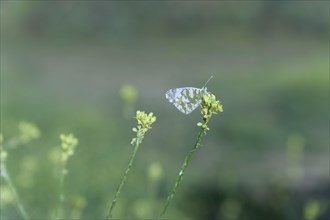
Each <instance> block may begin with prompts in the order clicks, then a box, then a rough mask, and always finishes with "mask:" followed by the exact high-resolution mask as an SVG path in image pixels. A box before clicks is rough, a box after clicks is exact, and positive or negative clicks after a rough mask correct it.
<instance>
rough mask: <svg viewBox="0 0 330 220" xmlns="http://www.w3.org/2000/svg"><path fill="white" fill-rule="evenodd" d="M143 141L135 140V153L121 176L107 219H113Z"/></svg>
mask: <svg viewBox="0 0 330 220" xmlns="http://www.w3.org/2000/svg"><path fill="white" fill-rule="evenodd" d="M141 142H142V139H140V138H138V139H137V140H136V142H135V146H134V151H133V153H132V155H131V157H130V159H129V162H128V166H127V168H126V171H125V173H124V175H123V177H122V178H121V181H120V183H119V185H118V188H117V191H116V194H115V198H114V199H113V200H112V203H111V205H110V208H109V212H108V215H107V219H111V218H112V212H113V210H114V208H115V206H116V203H117V198H118V196H119V194H120V192H121V189H122V188H123V186H124V183H125V181H126V179H127V175H128V173H129V171H130V170H131V167H132V164H133V161H134V158H135V155H136V152H137V151H138V149H139V146H140V144H141Z"/></svg>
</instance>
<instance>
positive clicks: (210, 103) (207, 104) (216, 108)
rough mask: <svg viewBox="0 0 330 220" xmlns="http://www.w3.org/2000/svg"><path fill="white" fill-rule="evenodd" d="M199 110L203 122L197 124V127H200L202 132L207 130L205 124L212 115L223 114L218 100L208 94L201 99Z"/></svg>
mask: <svg viewBox="0 0 330 220" xmlns="http://www.w3.org/2000/svg"><path fill="white" fill-rule="evenodd" d="M201 108H202V110H201V113H202V115H203V122H198V123H197V125H198V126H200V127H202V129H204V130H209V128H208V127H207V123H208V122H209V121H210V119H211V117H212V115H213V114H217V113H218V112H223V109H222V104H221V102H220V101H219V100H217V98H216V96H215V95H213V94H212V93H208V94H206V95H203V97H202V103H201Z"/></svg>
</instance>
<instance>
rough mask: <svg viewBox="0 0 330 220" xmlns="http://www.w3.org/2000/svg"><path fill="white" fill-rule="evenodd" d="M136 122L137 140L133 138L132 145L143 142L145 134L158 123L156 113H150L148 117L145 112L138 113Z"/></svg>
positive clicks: (134, 129)
mask: <svg viewBox="0 0 330 220" xmlns="http://www.w3.org/2000/svg"><path fill="white" fill-rule="evenodd" d="M135 118H136V120H137V122H138V126H137V128H133V131H134V132H136V133H137V134H136V138H133V139H132V141H131V144H135V143H136V142H141V141H142V139H143V137H144V134H145V133H146V132H147V131H148V130H149V129H151V125H152V124H153V123H154V122H155V121H156V117H155V116H154V113H152V112H150V113H149V114H148V115H147V114H146V113H145V112H144V111H136V117H135Z"/></svg>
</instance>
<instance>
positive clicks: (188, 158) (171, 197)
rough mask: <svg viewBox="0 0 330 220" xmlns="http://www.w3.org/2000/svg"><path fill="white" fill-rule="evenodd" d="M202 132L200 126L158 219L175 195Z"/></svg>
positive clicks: (198, 143)
mask: <svg viewBox="0 0 330 220" xmlns="http://www.w3.org/2000/svg"><path fill="white" fill-rule="evenodd" d="M204 132H205V130H204V129H203V128H201V131H200V132H199V134H198V136H197V139H196V142H195V144H194V146H193V148H192V149H191V150H190V151H189V153H188V154H187V156H186V158H185V159H184V162H183V165H182V168H181V170H180V173H179V176H178V178H177V179H176V182H175V184H174V187H173V188H172V190H171V192H170V194H169V195H168V197H167V200H166V203H165V205H164V208H163V210H162V212H161V213H160V215H159V217H158V218H159V219H160V218H161V217H162V216H163V215H165V213H166V210H167V207H168V206H169V204H170V203H171V201H172V199H173V197H174V195H175V192H176V190H177V189H178V187H179V185H180V183H181V180H182V178H183V175H184V173H185V171H186V168H187V167H188V165H189V162H190V160H191V158H192V156H193V154H194V153H195V151H196V150H197V149H198V148H199V146H200V143H201V141H202V137H203V134H204Z"/></svg>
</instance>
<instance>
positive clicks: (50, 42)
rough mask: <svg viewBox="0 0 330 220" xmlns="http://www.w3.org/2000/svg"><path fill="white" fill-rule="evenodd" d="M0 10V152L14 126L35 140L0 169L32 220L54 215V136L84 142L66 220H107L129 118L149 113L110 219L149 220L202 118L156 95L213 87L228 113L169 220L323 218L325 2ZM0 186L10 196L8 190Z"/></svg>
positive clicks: (215, 124)
mask: <svg viewBox="0 0 330 220" xmlns="http://www.w3.org/2000/svg"><path fill="white" fill-rule="evenodd" d="M0 4H1V17H0V18H1V35H0V36H1V51H0V52H1V132H2V133H3V136H4V146H5V145H6V140H9V139H10V138H11V137H15V135H17V133H18V130H17V125H18V123H19V122H20V121H29V122H33V123H35V124H36V125H37V126H38V127H39V128H40V130H41V132H42V136H41V137H40V139H38V140H35V141H33V142H31V143H29V144H27V145H24V146H21V147H18V148H16V149H11V150H8V153H9V157H8V161H7V163H8V169H9V171H10V174H11V175H12V178H13V182H14V184H15V186H16V187H17V190H18V192H19V194H20V196H21V199H22V202H23V204H24V205H25V206H26V209H27V211H28V213H29V214H30V215H31V216H32V217H33V218H39V219H45V218H48V217H49V216H50V214H51V213H52V212H53V210H54V207H55V204H56V199H57V192H58V175H57V172H56V164H54V162H53V159H52V158H53V157H52V155H53V153H54V149H56V148H58V146H59V144H60V141H59V138H58V137H59V134H61V133H73V134H74V135H75V136H76V137H77V138H78V139H79V146H78V147H77V149H76V152H75V155H74V156H73V157H72V158H70V161H69V163H68V170H69V174H68V176H67V178H66V182H65V195H66V200H65V207H66V208H65V215H66V216H67V218H84V219H95V218H103V217H104V216H105V214H106V211H107V208H108V205H109V203H110V201H111V199H112V198H113V196H114V193H115V190H116V187H117V184H118V183H119V180H120V178H121V176H122V174H123V172H124V170H125V168H126V165H127V162H128V159H129V155H130V154H131V152H132V150H133V148H132V147H131V145H130V140H131V138H133V137H134V133H133V132H132V130H131V129H132V127H135V126H136V121H135V119H134V118H133V117H134V112H135V111H136V110H144V111H147V112H150V111H152V112H154V114H155V115H156V116H157V122H156V123H155V124H154V126H153V129H152V130H151V131H150V132H149V133H147V135H146V137H145V139H144V142H143V144H142V145H141V148H140V150H139V152H138V154H137V157H136V160H135V162H134V166H133V169H132V171H131V173H130V175H129V177H128V180H127V183H126V185H125V186H124V189H123V191H122V194H121V196H120V197H119V200H118V204H117V207H116V210H115V212H114V217H118V218H142V219H146V218H153V217H154V216H156V215H157V214H158V213H159V211H160V210H161V207H162V206H163V204H164V201H165V199H166V196H167V193H168V192H169V190H170V189H171V187H172V185H173V184H174V181H175V178H176V176H177V175H178V173H179V170H180V167H181V164H182V162H183V159H184V157H185V155H186V154H187V152H188V151H189V150H190V148H191V147H192V144H193V143H194V141H195V138H196V136H197V133H198V131H199V128H198V127H197V126H196V123H197V122H199V121H200V120H201V115H200V113H199V111H198V110H197V111H195V112H193V113H192V114H191V115H184V114H182V113H181V112H179V111H178V110H176V109H175V107H174V106H173V105H171V104H170V103H168V102H167V100H166V99H165V95H164V94H165V92H166V91H167V90H168V89H170V88H174V87H185V86H193V87H202V86H203V84H204V83H205V82H206V80H207V79H208V78H209V77H210V76H211V75H213V76H214V78H213V79H212V80H211V81H210V82H209V84H208V90H209V91H211V92H212V93H214V94H215V95H216V96H217V97H218V98H219V99H220V100H221V101H222V103H223V106H224V112H223V113H221V114H219V115H216V116H214V117H213V118H212V120H211V123H210V125H209V127H210V129H211V130H210V131H209V132H208V133H207V136H206V137H205V138H204V140H203V144H202V147H201V148H200V149H199V151H198V152H197V153H196V154H195V155H194V157H193V159H192V162H191V164H190V166H189V168H188V170H187V172H186V174H185V177H184V180H183V182H182V184H181V185H180V188H179V190H178V192H177V194H176V196H175V198H174V200H173V203H172V204H171V205H170V207H169V209H168V212H167V214H166V217H167V218H177V219H178V218H179V219H180V218H191V219H225V220H227V219H245V220H256V219H284V220H291V219H292V220H293V219H306V220H313V219H328V216H329V180H330V178H329V2H328V1H302V2H299V1H279V2H276V1H247V2H243V1H233V2H232V1H219V2H217V1H136V2H134V1H123V2H121V1H1V3H0ZM130 88H131V89H130ZM131 90H132V91H131ZM135 90H136V91H135ZM120 91H122V93H120ZM130 91H131V92H133V96H134V95H136V102H135V101H134V97H133V99H130V98H129V97H126V96H127V93H128V95H129V93H130ZM125 92H126V93H125ZM123 93H124V94H123ZM125 94H126V96H125ZM1 189H2V191H3V192H2V195H5V194H4V192H6V185H5V184H4V183H3V182H2V183H1ZM1 198H2V201H1V218H2V219H7V218H9V219H10V218H11V219H12V218H18V217H20V215H19V213H17V211H16V209H15V206H14V205H13V201H12V200H10V196H9V195H8V196H7V197H6V196H3V197H1Z"/></svg>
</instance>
